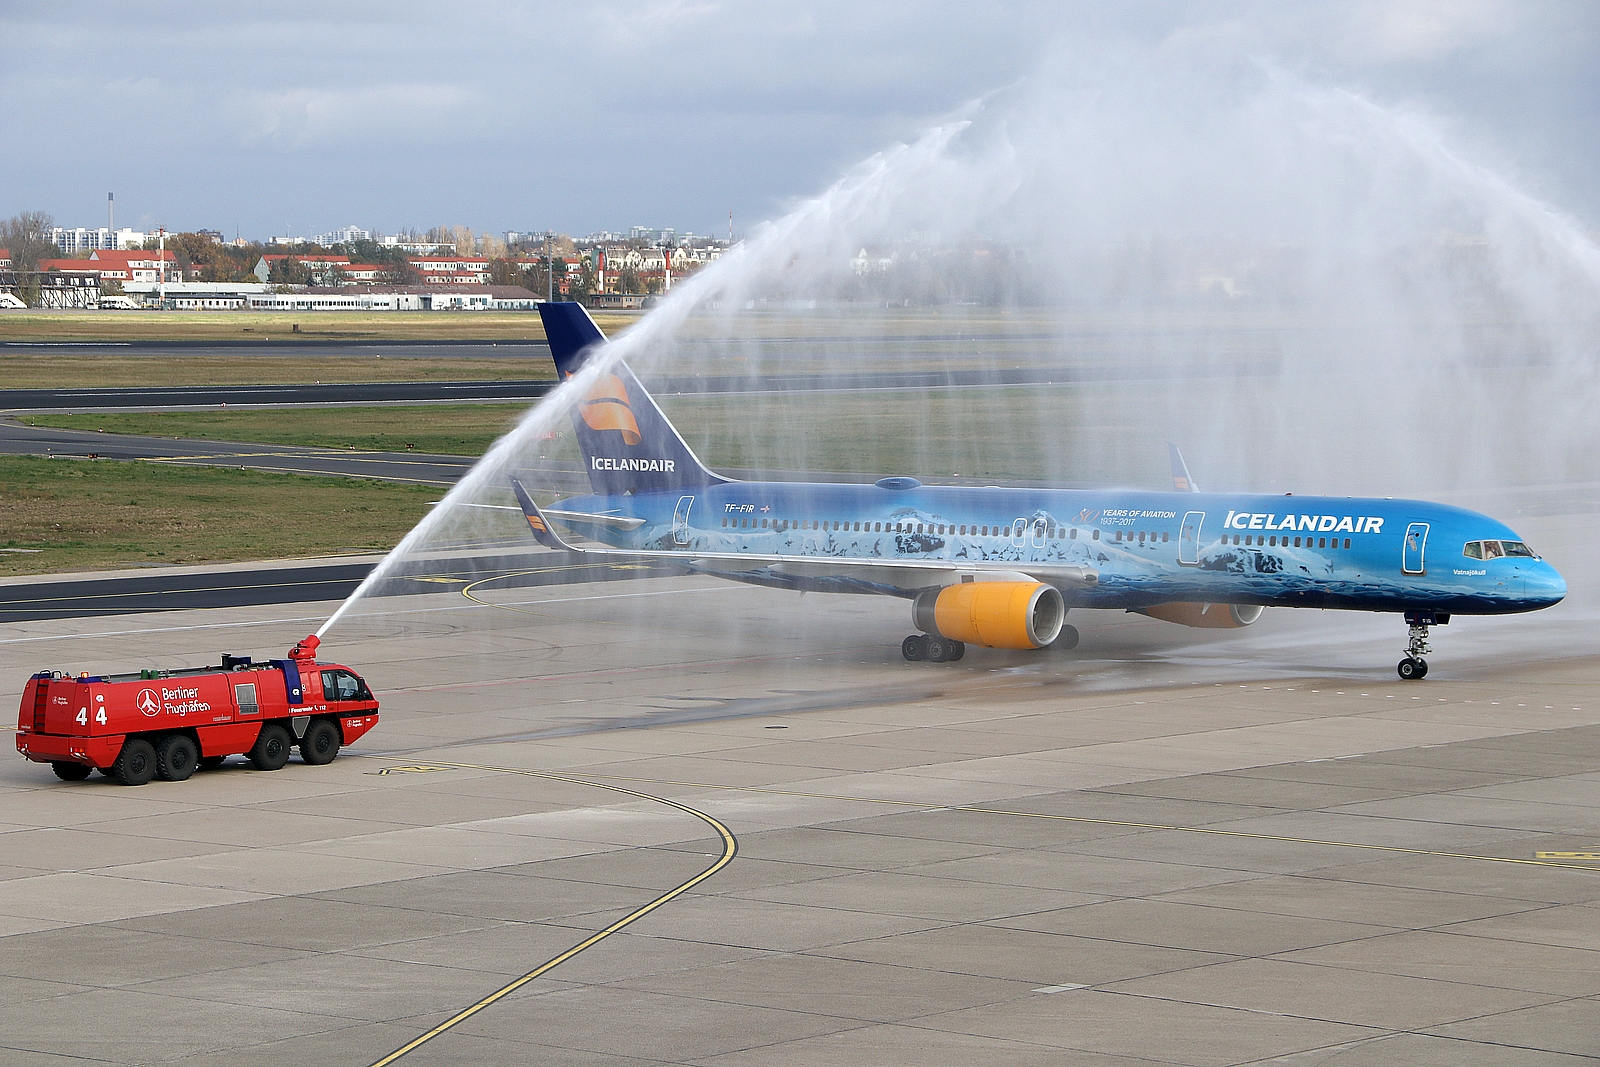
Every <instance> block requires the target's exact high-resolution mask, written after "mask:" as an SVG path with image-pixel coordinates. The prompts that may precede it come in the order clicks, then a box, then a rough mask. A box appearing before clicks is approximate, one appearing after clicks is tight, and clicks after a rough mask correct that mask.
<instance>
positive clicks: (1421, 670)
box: [1417, 659, 1428, 678]
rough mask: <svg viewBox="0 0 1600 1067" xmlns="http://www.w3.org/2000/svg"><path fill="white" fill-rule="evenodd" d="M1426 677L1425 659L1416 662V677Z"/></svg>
mask: <svg viewBox="0 0 1600 1067" xmlns="http://www.w3.org/2000/svg"><path fill="white" fill-rule="evenodd" d="M1427 676H1428V661H1427V660H1425V659H1419V660H1417V677H1418V678H1426V677H1427Z"/></svg>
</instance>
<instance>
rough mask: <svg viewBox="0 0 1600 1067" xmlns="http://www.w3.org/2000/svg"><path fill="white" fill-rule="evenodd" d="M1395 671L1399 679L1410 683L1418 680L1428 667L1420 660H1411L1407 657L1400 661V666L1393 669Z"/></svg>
mask: <svg viewBox="0 0 1600 1067" xmlns="http://www.w3.org/2000/svg"><path fill="white" fill-rule="evenodd" d="M1395 671H1396V672H1397V673H1398V674H1399V675H1400V677H1401V679H1403V680H1404V681H1407V682H1411V681H1416V680H1418V679H1420V678H1421V677H1422V676H1423V675H1424V674H1426V673H1427V672H1428V665H1427V664H1426V663H1424V662H1423V661H1422V660H1420V659H1412V658H1411V657H1410V656H1407V657H1406V658H1405V659H1403V660H1401V661H1400V665H1399V666H1397V667H1396V668H1395Z"/></svg>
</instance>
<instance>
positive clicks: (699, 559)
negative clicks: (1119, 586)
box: [511, 478, 1100, 596]
mask: <svg viewBox="0 0 1600 1067" xmlns="http://www.w3.org/2000/svg"><path fill="white" fill-rule="evenodd" d="M511 486H512V489H513V490H514V491H515V492H516V494H517V502H518V503H519V504H521V505H522V511H523V514H524V515H526V516H527V519H528V526H529V528H530V529H531V530H532V531H533V536H534V539H535V540H536V541H538V542H539V543H540V544H541V545H544V546H545V547H546V548H553V549H558V550H560V551H564V552H573V553H577V554H580V555H589V556H609V557H626V558H629V559H664V560H671V561H673V562H674V563H677V564H678V565H680V566H682V567H685V568H687V569H689V570H692V571H696V572H698V573H701V574H708V575H712V576H714V577H718V578H728V579H731V580H733V581H739V582H748V583H750V584H753V585H768V586H774V587H778V588H784V589H799V590H809V591H812V592H840V593H881V594H887V595H891V596H915V595H916V594H917V592H919V591H920V590H923V589H929V588H933V587H937V586H943V585H954V584H956V583H957V582H960V581H961V580H962V577H963V576H969V575H970V576H972V578H975V579H977V580H980V581H986V582H1017V581H1030V580H1031V581H1039V582H1045V583H1047V584H1049V585H1053V586H1055V587H1056V588H1058V589H1060V590H1062V591H1063V592H1067V591H1069V590H1071V589H1074V588H1085V587H1091V586H1093V585H1095V584H1097V583H1098V582H1099V580H1100V576H1099V574H1098V572H1096V571H1095V570H1093V569H1092V568H1089V567H1075V566H1071V565H1067V564H1048V563H1029V564H1027V565H1026V569H1021V568H1019V567H1018V566H1017V564H1015V563H1010V562H1007V561H1004V560H995V561H984V560H897V559H863V558H861V557H857V556H785V555H771V554H760V553H753V552H691V551H687V550H686V551H683V552H674V551H662V550H659V549H614V548H579V547H577V546H575V545H572V544H569V543H568V542H567V541H565V540H563V539H562V537H561V536H560V535H559V534H557V533H556V532H555V530H554V529H553V528H552V527H551V525H550V522H549V521H548V519H547V518H546V516H549V517H560V518H563V519H567V518H572V519H577V520H579V521H582V522H594V521H597V520H601V519H605V518H610V519H613V520H615V519H616V517H615V516H609V517H607V516H595V515H589V514H586V513H580V512H555V511H543V510H541V509H540V508H539V505H537V504H535V503H534V502H533V498H532V497H531V496H529V495H528V491H527V489H525V488H523V485H522V483H521V482H519V481H517V480H516V479H515V478H513V479H511ZM628 521H632V522H634V525H636V526H637V525H638V524H639V523H640V522H642V521H643V520H631V519H630V520H628Z"/></svg>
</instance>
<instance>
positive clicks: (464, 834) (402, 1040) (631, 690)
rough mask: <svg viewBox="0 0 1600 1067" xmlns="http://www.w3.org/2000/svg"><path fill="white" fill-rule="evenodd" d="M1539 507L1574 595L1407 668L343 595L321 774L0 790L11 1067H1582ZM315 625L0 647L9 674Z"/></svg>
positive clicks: (1180, 644) (821, 616) (738, 601)
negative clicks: (349, 690) (1008, 647)
mask: <svg viewBox="0 0 1600 1067" xmlns="http://www.w3.org/2000/svg"><path fill="white" fill-rule="evenodd" d="M1547 510H1549V511H1551V512H1552V513H1550V514H1545V515H1543V516H1529V517H1526V518H1525V519H1523V520H1519V529H1520V530H1522V532H1523V533H1524V534H1525V536H1527V537H1528V538H1529V539H1530V541H1532V542H1533V543H1535V544H1536V545H1537V546H1539V547H1540V548H1541V549H1542V550H1543V551H1545V552H1546V554H1547V555H1549V557H1550V558H1551V559H1552V560H1553V561H1555V562H1557V565H1558V566H1561V567H1562V568H1563V570H1564V571H1565V572H1566V573H1567V575H1568V578H1569V581H1572V583H1573V588H1574V595H1573V597H1572V598H1570V599H1569V601H1568V602H1567V603H1564V604H1562V605H1560V606H1558V607H1557V608H1554V609H1551V610H1549V611H1545V612H1541V613H1538V614H1535V615H1530V616H1525V617H1511V618H1497V619H1459V618H1458V619H1457V620H1456V621H1455V622H1453V623H1452V624H1451V625H1450V626H1449V627H1446V628H1441V629H1438V630H1436V631H1435V634H1434V644H1435V646H1436V652H1435V654H1434V656H1433V658H1432V659H1431V663H1432V671H1431V672H1430V674H1429V677H1428V678H1427V680H1426V681H1423V682H1410V683H1406V682H1401V681H1400V680H1399V679H1398V678H1396V677H1395V674H1394V661H1395V660H1396V659H1397V658H1398V654H1399V650H1400V646H1401V644H1402V643H1403V638H1404V628H1403V626H1402V625H1401V623H1400V622H1399V621H1398V620H1396V619H1393V618H1389V617H1381V616H1365V615H1347V614H1339V613H1331V612H1293V611H1269V612H1268V613H1267V614H1266V615H1265V616H1264V618H1263V619H1262V621H1261V622H1260V623H1258V624H1257V625H1256V626H1254V627H1252V628H1249V629H1245V630H1239V631H1225V632H1202V631H1191V630H1184V629H1181V628H1177V627H1172V626H1169V625H1166V624H1163V623H1159V622H1156V621H1153V620H1149V619H1144V618H1141V617H1137V616H1129V615H1121V614H1115V613H1091V612H1075V613H1074V615H1073V621H1074V622H1075V623H1076V624H1077V625H1078V626H1079V628H1080V629H1081V630H1082V631H1083V634H1084V640H1083V643H1082V645H1080V647H1079V648H1078V649H1077V650H1076V651H1075V652H1074V653H1071V654H1067V655H1042V654H1028V653H1018V652H998V651H985V650H977V649H974V650H971V651H969V653H968V655H967V656H966V658H965V659H963V660H962V661H960V662H959V663H954V664H928V663H916V664H912V663H906V662H904V661H902V660H901V659H900V657H899V653H898V644H899V638H900V637H901V636H903V635H904V634H905V633H906V632H908V631H909V626H908V623H909V620H908V619H907V618H906V617H905V615H906V611H905V605H904V604H903V603H901V602H898V601H891V600H885V599H879V598H869V597H847V596H823V595H815V594H808V595H804V596H801V595H794V594H785V593H777V592H772V591H766V590H760V589H751V588H746V587H741V586H734V585H728V584H723V583H718V582H715V581H713V580H710V579H704V578H694V577H684V576H676V577H643V578H640V579H639V580H636V581H621V582H618V581H610V582H604V583H590V582H575V583H568V584H561V585H546V586H528V585H525V584H521V583H520V582H519V580H517V579H511V578H500V577H496V576H495V575H493V574H484V575H482V576H474V577H473V578H472V580H471V581H465V582H457V583H453V584H445V583H436V584H433V585H429V586H427V590H428V591H417V592H415V593H407V594H402V595H394V596H387V597H382V598H377V599H373V600H369V601H366V602H363V603H362V604H360V605H358V606H357V609H356V610H355V611H354V612H353V613H352V615H351V616H349V617H347V621H344V622H341V623H340V624H339V625H338V626H337V627H335V628H334V630H332V631H331V632H330V633H329V635H328V636H327V639H326V644H325V645H324V656H325V658H327V659H333V660H337V661H340V662H344V663H347V664H349V665H351V666H353V667H355V668H356V669H357V670H358V671H360V672H362V673H363V674H364V675H365V676H366V677H367V678H368V679H369V681H370V682H371V683H372V685H373V687H374V689H375V690H376V691H377V692H378V694H379V696H380V698H381V699H382V700H383V721H382V722H381V723H380V725H379V726H378V727H377V729H375V730H374V731H373V732H372V733H371V734H369V735H368V736H367V737H366V738H364V739H363V740H362V741H361V742H360V743H359V744H358V745H357V746H355V747H354V748H353V749H352V750H348V751H346V752H345V753H344V754H343V755H341V757H340V758H339V759H338V760H337V761H335V762H334V763H333V764H331V765H329V766H325V767H312V766H307V765H303V764H301V763H300V762H299V761H298V759H296V760H295V761H292V762H291V763H290V764H289V765H288V766H287V767H286V768H284V769H283V770H281V771H276V772H258V771H255V770H252V769H250V768H249V766H248V765H247V764H245V763H243V761H241V760H238V759H235V760H233V761H230V764H229V765H228V766H226V767H224V768H223V769H221V770H219V771H213V772H204V773H200V774H197V775H196V776H195V777H194V778H191V779H190V780H189V781H187V782H183V783H163V782H156V783H152V784H151V785H148V786H143V787H138V788H124V787H120V786H117V785H115V784H112V783H111V782H110V781H109V780H106V779H103V778H100V777H99V776H96V777H94V778H91V779H90V780H89V781H87V782H83V783H75V784H68V783H63V782H58V781H56V780H55V778H54V777H53V776H52V775H51V774H50V772H49V770H48V769H47V768H44V767H41V766H36V765H33V764H29V763H27V762H25V761H23V760H21V759H20V758H13V759H10V760H6V761H4V762H3V763H0V887H3V891H0V989H3V990H4V994H5V996H6V1000H7V1013H6V1019H7V1021H6V1024H5V1028H4V1035H3V1037H0V1048H3V1050H4V1051H0V1061H3V1062H5V1063H8V1064H9V1063H18V1064H49V1063H64V1062H67V1061H69V1060H74V1061H82V1060H89V1061H104V1062H114V1063H134V1062H138V1063H183V1064H234V1063H243V1062H247V1061H260V1060H261V1059H262V1058H264V1057H271V1058H277V1059H281V1060H285V1061H292V1062H295V1063H305V1064H350V1063H377V1062H383V1061H384V1060H385V1059H386V1058H387V1057H390V1056H391V1055H392V1054H393V1053H395V1052H396V1051H398V1050H401V1049H407V1050H408V1051H406V1053H405V1058H404V1061H403V1062H405V1063H408V1064H412V1063H416V1064H428V1063H440V1064H443V1063H465V1062H472V1063H508V1062H539V1063H563V1064H567V1063H570V1064H596V1065H600V1064H604V1065H639V1064H662V1063H672V1064H695V1065H713V1064H715V1065H746V1064H751V1065H754V1064H760V1065H768V1064H773V1065H778V1064H782V1065H790V1064H796V1065H798V1064H838V1063H851V1064H855V1063H887V1062H893V1063H897V1064H918V1065H921V1064H927V1065H936V1064H961V1065H963V1067H970V1065H973V1064H997V1065H998V1064H1007V1065H1013V1064H1052V1065H1053V1064H1078V1063H1083V1064H1106V1065H1131V1064H1151V1063H1162V1064H1165V1063H1172V1064H1243V1063H1266V1062H1281V1063H1289V1064H1339V1065H1352V1064H1353V1065H1362V1064H1396V1063H1450V1064H1496V1065H1500V1064H1514V1065H1520V1064H1540V1065H1543V1064H1552V1065H1553V1064H1566V1063H1572V1064H1577V1063H1583V1062H1593V1059H1594V1058H1595V1057H1596V1056H1597V1055H1600V1044H1597V1040H1600V1039H1597V1037H1596V1035H1597V1034H1600V948H1597V947H1596V942H1595V938H1594V936H1593V930H1594V926H1595V918H1596V915H1597V908H1600V688H1597V685H1596V668H1597V667H1600V654H1597V653H1600V650H1597V649H1596V647H1595V646H1594V641H1593V638H1592V636H1591V635H1592V634H1593V633H1594V632H1595V630H1594V623H1595V621H1596V620H1595V618H1594V614H1595V612H1594V607H1593V605H1592V603H1591V602H1590V601H1589V599H1588V598H1587V593H1586V590H1587V589H1589V588H1592V583H1590V581H1589V570H1590V569H1589V568H1586V567H1585V566H1584V565H1583V556H1582V553H1583V551H1584V540H1585V538H1584V535H1583V523H1582V522H1578V521H1574V519H1573V517H1572V515H1570V514H1564V513H1561V512H1562V509H1561V508H1560V507H1554V508H1551V509H1547ZM508 573H509V571H508ZM330 606H331V605H329V604H327V603H282V604H275V605H271V606H266V607H217V608H212V609H208V610H180V611H169V612H161V613H158V614H142V615H123V616H115V617H96V618H56V619H50V620H43V621H31V622H26V623H5V624H0V676H3V678H4V679H5V682H6V687H7V689H8V691H11V692H20V691H21V688H22V683H23V680H24V679H25V677H26V675H27V673H29V672H30V671H31V670H34V669H38V668H39V667H41V666H53V667H56V668H57V669H63V670H73V671H77V670H95V671H112V670H125V669H134V668H138V667H158V668H170V667H176V666H183V665H191V664H196V663H203V662H212V661H215V657H216V655H217V654H218V653H219V652H221V651H231V652H235V653H254V654H258V655H262V656H265V655H268V654H273V655H281V653H282V650H283V649H286V648H288V647H289V645H290V644H292V643H293V642H294V641H295V640H296V639H297V638H299V637H301V636H303V635H304V634H305V633H307V632H309V631H311V630H313V629H315V628H316V627H317V626H318V625H319V624H320V623H321V621H322V620H323V619H325V618H326V617H327V615H328V613H329V609H330ZM719 828H720V829H719ZM708 872H709V873H708ZM608 931H609V932H608ZM574 949H578V951H576V952H574V951H573V950H574ZM552 964H553V965H552ZM529 975H534V977H528V976H529ZM473 1008H477V1009H478V1010H476V1011H471V1009H473ZM468 1011H470V1014H465V1015H463V1013H464V1012H468ZM452 1020H457V1021H455V1022H453V1023H452ZM430 1034H432V1035H433V1036H431V1037H429V1036H428V1035H430ZM424 1038H426V1040H421V1039H424ZM419 1040H421V1043H420V1044H418V1043H417V1042H418V1041H419ZM390 1062H392V1061H390Z"/></svg>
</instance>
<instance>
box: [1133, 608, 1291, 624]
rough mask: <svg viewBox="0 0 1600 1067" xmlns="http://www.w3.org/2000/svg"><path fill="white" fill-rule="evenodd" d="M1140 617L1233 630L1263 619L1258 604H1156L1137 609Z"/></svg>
mask: <svg viewBox="0 0 1600 1067" xmlns="http://www.w3.org/2000/svg"><path fill="white" fill-rule="evenodd" d="M1135 610H1136V611H1138V613H1139V614H1140V615H1148V616H1150V617H1151V618H1152V619H1160V620H1161V621H1162V622H1175V623H1177V624H1178V625H1180V626H1198V627H1203V628H1207V629H1217V630H1232V629H1237V628H1238V627H1240V626H1249V625H1250V624H1251V623H1253V622H1255V621H1256V620H1257V619H1259V618H1261V612H1262V608H1261V606H1260V605H1258V604H1190V603H1176V604H1156V605H1154V606H1153V607H1148V608H1136V609H1135Z"/></svg>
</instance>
